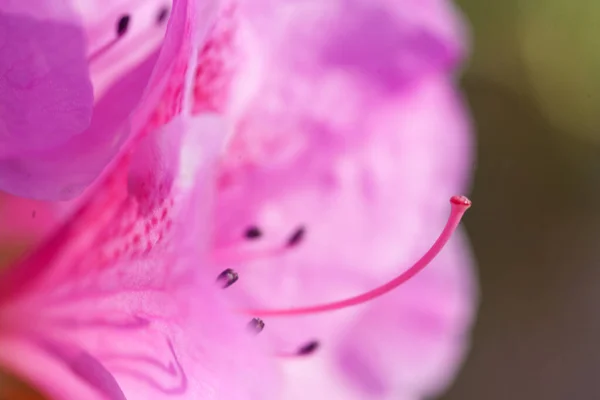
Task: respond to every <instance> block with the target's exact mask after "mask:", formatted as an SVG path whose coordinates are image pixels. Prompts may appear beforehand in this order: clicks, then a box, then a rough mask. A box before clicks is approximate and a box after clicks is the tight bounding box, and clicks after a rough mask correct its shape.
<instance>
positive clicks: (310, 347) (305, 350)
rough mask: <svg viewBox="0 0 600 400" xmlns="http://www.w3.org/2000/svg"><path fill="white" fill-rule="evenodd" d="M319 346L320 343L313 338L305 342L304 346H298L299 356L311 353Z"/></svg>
mask: <svg viewBox="0 0 600 400" xmlns="http://www.w3.org/2000/svg"><path fill="white" fill-rule="evenodd" d="M319 347H320V343H319V342H318V341H316V340H313V341H311V342H308V343H306V344H305V345H304V346H302V347H300V348H299V349H298V355H299V356H308V355H310V354H312V353H314V352H315V351H317V349H318V348H319Z"/></svg>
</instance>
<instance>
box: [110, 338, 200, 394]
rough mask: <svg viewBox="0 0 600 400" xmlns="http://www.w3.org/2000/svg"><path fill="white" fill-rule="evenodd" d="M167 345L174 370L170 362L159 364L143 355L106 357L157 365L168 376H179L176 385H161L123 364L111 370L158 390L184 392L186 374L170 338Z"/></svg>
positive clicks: (186, 385)
mask: <svg viewBox="0 0 600 400" xmlns="http://www.w3.org/2000/svg"><path fill="white" fill-rule="evenodd" d="M167 345H168V346H169V350H170V351H171V354H172V355H173V361H174V362H175V365H176V366H177V369H176V370H175V369H174V368H173V364H171V363H170V364H169V366H165V365H164V364H161V363H160V362H159V361H156V360H152V359H151V358H149V357H145V356H139V355H132V356H128V355H118V356H117V355H108V357H109V360H110V359H111V358H112V359H113V360H117V359H119V358H122V360H123V361H129V362H131V361H139V362H142V363H144V364H147V365H152V366H154V367H158V368H159V369H160V370H162V371H164V372H167V373H168V374H169V375H170V376H173V377H177V378H179V382H178V383H177V385H176V386H173V387H165V386H162V385H161V384H160V383H158V382H157V381H156V380H154V379H152V378H151V377H149V376H148V375H146V374H144V373H142V372H140V371H139V370H137V369H134V368H129V367H123V366H114V367H111V370H112V371H114V372H115V373H116V374H124V375H129V376H131V377H132V378H134V379H137V380H139V381H141V382H144V383H146V384H147V385H149V386H151V387H152V388H154V389H156V390H158V391H161V392H163V393H165V394H169V395H177V394H182V393H185V391H186V390H187V387H188V379H187V376H186V375H185V372H184V371H183V367H182V366H181V363H180V362H179V359H178V358H177V355H176V354H175V349H174V348H173V344H172V343H171V340H169V339H167Z"/></svg>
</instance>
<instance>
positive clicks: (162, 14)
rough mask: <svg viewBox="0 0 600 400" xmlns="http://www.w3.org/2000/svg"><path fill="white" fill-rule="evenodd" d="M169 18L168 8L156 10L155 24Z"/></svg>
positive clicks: (163, 7)
mask: <svg viewBox="0 0 600 400" xmlns="http://www.w3.org/2000/svg"><path fill="white" fill-rule="evenodd" d="M167 18H169V7H168V6H162V7H161V9H160V10H158V14H156V23H157V24H159V25H160V24H162V23H163V22H165V21H166V20H167Z"/></svg>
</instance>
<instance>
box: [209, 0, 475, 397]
mask: <svg viewBox="0 0 600 400" xmlns="http://www.w3.org/2000/svg"><path fill="white" fill-rule="evenodd" d="M241 4H242V5H243V7H242V9H241V11H238V12H239V15H240V16H239V17H238V18H239V19H238V26H237V28H236V29H237V32H238V34H237V36H236V38H237V40H238V41H237V42H236V43H235V45H236V46H238V47H237V49H236V51H239V52H241V55H242V59H243V61H242V62H240V63H239V64H238V65H236V68H237V70H236V75H235V79H234V80H233V89H232V90H231V91H230V92H229V95H230V96H231V98H230V99H229V102H228V103H227V109H226V112H227V113H229V114H230V115H233V116H234V118H236V121H237V125H236V133H235V135H234V137H233V138H232V141H231V143H230V144H229V147H228V151H227V155H226V157H224V159H223V161H222V164H221V165H222V168H221V173H220V177H219V198H218V202H217V211H216V219H217V223H216V235H215V243H214V246H215V252H216V253H218V254H221V253H223V252H225V253H227V252H228V251H230V252H236V251H239V250H240V249H243V251H245V252H250V253H251V252H252V251H263V250H264V249H268V248H271V249H273V248H275V249H277V248H282V247H283V244H284V243H285V241H286V240H287V238H289V236H290V235H291V234H292V233H293V232H294V230H295V229H297V228H298V227H299V226H304V227H305V229H306V238H305V239H304V240H303V241H302V242H301V243H300V244H299V245H298V246H296V247H294V248H293V249H290V250H288V251H284V252H276V253H273V252H271V253H272V254H271V256H270V257H264V256H261V257H253V256H252V255H250V256H248V257H247V259H246V260H244V259H243V258H242V261H240V262H237V263H231V264H229V265H227V267H232V268H234V269H235V270H236V271H237V272H238V273H239V274H240V280H239V282H238V283H236V285H235V286H234V287H232V288H230V289H228V293H227V296H229V297H231V298H232V301H234V302H236V303H237V304H239V305H241V306H248V305H249V306H252V307H255V306H260V307H261V308H264V307H267V308H286V307H295V306H301V305H310V304H315V303H320V302H323V301H328V300H337V299H339V298H340V297H344V296H349V295H352V294H356V293H357V292H360V291H364V290H367V289H370V288H373V287H374V286H376V285H378V284H381V283H383V282H385V281H386V280H388V279H391V278H392V277H393V276H394V275H396V274H399V273H400V272H402V271H403V270H404V269H405V268H407V267H408V266H409V265H410V262H412V261H414V260H416V259H417V258H418V257H419V256H420V255H421V254H422V253H423V252H424V251H425V250H426V247H427V246H428V245H429V244H431V243H432V242H433V240H434V239H435V233H432V229H433V230H434V231H435V229H440V230H441V228H442V225H443V223H442V221H443V219H444V218H445V217H446V215H447V212H448V198H449V197H450V196H451V195H453V194H456V193H460V192H462V191H464V190H465V188H466V186H467V184H468V182H467V181H468V171H469V169H470V166H471V153H472V144H471V141H470V132H469V130H470V129H469V121H468V117H467V116H466V113H465V111H464V104H463V102H462V100H461V99H460V97H459V96H458V95H457V93H456V87H455V85H454V84H453V83H452V82H451V80H452V73H453V68H454V67H456V65H457V62H458V61H459V59H460V57H461V55H462V53H463V33H462V31H461V26H460V24H459V21H458V19H457V18H456V16H455V14H454V10H453V9H452V7H450V6H449V5H448V3H447V2H442V1H426V2H411V1H395V2H391V1H374V2H371V1H337V2H325V3H324V2H317V1H314V2H272V1H268V0H267V1H258V2H242V3H241ZM209 107H210V105H209ZM438 224H439V226H438ZM251 226H257V227H259V228H260V230H261V231H262V233H263V235H262V237H261V238H260V239H257V240H254V241H249V240H247V239H245V238H244V232H245V231H246V230H247V229H248V227H251ZM244 261H246V262H244ZM215 268H216V266H215ZM220 268H224V266H223V265H221V266H220ZM430 268H435V266H432V267H430ZM457 268H468V264H465V265H458V266H457ZM465 279H467V280H468V278H465ZM399 290H400V291H401V290H402V288H400V289H399ZM460 290H462V288H459V289H456V291H457V292H458V291H460ZM411 293H412V292H411ZM453 293H454V292H453ZM454 294H456V293H454ZM454 294H452V295H454ZM458 295H460V293H459V294H458ZM464 295H465V296H466V300H464V304H463V305H464V310H465V314H466V315H468V316H469V317H470V316H471V314H470V313H472V312H473V309H472V308H470V307H469V306H468V305H469V304H470V303H469V301H474V299H473V297H472V296H470V293H469V292H467V293H465V294H464ZM416 300H418V298H417V299H416ZM465 304H466V305H465ZM373 307H374V306H373ZM359 311H360V310H347V311H340V312H338V313H331V314H329V315H327V316H324V315H321V316H306V317H302V318H281V319H278V318H273V319H272V320H267V324H268V326H269V329H268V331H266V332H265V333H264V337H265V338H267V337H268V338H269V340H270V341H271V343H272V345H273V347H274V349H275V351H277V350H280V349H283V350H285V351H287V350H289V349H292V350H293V349H295V348H297V347H298V346H301V345H303V344H304V343H306V342H307V341H309V340H312V339H317V340H320V341H321V344H322V346H323V347H324V348H331V347H332V346H336V337H338V336H337V335H338V334H339V330H340V329H348V328H349V327H350V326H352V324H353V323H356V321H357V320H356V318H358V315H357V313H358V312H359ZM453 317H456V315H454V314H452V315H451V316H450V317H449V318H453ZM468 321H469V318H468V317H465V318H463V319H456V320H455V321H454V323H456V325H457V326H458V327H459V328H457V329H462V330H466V329H467V328H468ZM365 329H367V328H366V327H365ZM369 329H373V330H377V326H376V325H374V326H370V327H369ZM461 339H464V338H461ZM443 344H444V345H445V344H447V342H445V343H443ZM453 344H456V346H455V347H452V349H451V350H452V351H456V352H458V353H459V352H460V351H461V348H462V345H463V343H462V342H461V341H458V340H457V342H456V343H453ZM361 345H362V346H363V347H364V348H365V349H366V350H365V351H367V352H368V351H369V343H368V342H364V343H361ZM450 347H451V346H450ZM325 351H326V350H325ZM449 351H450V350H449ZM387 361H388V362H389V359H388V360H387ZM451 361H454V362H451ZM290 362H293V361H290ZM458 364H459V360H458V357H456V358H454V359H452V357H449V356H448V357H446V355H444V354H442V355H440V358H439V359H435V358H430V357H428V356H427V355H425V356H424V360H423V364H422V365H421V366H419V368H422V369H425V370H426V369H427V368H430V369H431V370H434V369H436V368H437V369H438V370H439V371H444V373H446V374H450V371H453V370H454V369H455V368H457V366H458ZM331 368H333V369H336V368H337V367H336V366H333V367H331ZM338 372H339V373H338V375H340V376H341V372H340V371H338ZM387 372H388V371H383V373H384V374H385V373H387ZM441 374H442V373H440V375H441ZM440 375H436V376H435V377H434V378H435V379H438V378H439V376H440ZM432 376H433V375H432ZM434 378H431V379H432V385H433V386H432V387H429V388H425V387H419V388H418V390H420V391H421V392H419V393H417V395H419V396H420V395H421V394H422V392H427V391H433V390H436V389H438V388H439V386H440V383H439V382H440V381H441V378H439V379H440V381H436V380H435V379H434ZM382 379H387V377H386V376H383V377H382ZM423 380H425V378H423ZM335 386H336V385H334V387H335ZM388 387H391V388H392V389H391V390H392V391H394V390H395V389H396V387H395V386H394V384H393V383H388ZM411 389H412V388H411ZM354 390H358V389H356V388H355V389H354ZM415 390H417V389H415ZM300 393H302V392H300ZM386 393H387V392H386ZM393 394H394V395H397V396H400V395H404V396H407V397H408V398H410V397H411V396H412V395H413V393H407V392H403V393H401V394H399V393H395V392H394V393H393ZM355 396H357V397H356V398H361V397H360V396H361V392H360V391H356V392H355ZM324 398H327V396H325V397H324ZM329 398H345V397H343V395H337V396H334V395H331V393H329ZM362 398H364V397H362Z"/></svg>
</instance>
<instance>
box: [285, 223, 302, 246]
mask: <svg viewBox="0 0 600 400" xmlns="http://www.w3.org/2000/svg"><path fill="white" fill-rule="evenodd" d="M305 231H306V230H305V229H304V227H303V226H300V227H298V229H296V230H295V231H294V233H293V234H292V236H290V238H289V239H288V241H287V245H288V247H293V246H296V245H297V244H298V243H300V242H301V241H302V239H304V233H305Z"/></svg>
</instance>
